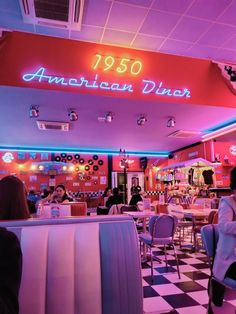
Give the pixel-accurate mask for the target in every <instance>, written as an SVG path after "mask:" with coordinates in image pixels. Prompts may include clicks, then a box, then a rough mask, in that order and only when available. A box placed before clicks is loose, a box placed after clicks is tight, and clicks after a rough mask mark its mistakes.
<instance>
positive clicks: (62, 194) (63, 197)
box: [41, 184, 73, 203]
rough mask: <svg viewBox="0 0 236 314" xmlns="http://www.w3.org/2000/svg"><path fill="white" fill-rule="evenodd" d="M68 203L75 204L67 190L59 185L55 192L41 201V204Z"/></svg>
mask: <svg viewBox="0 0 236 314" xmlns="http://www.w3.org/2000/svg"><path fill="white" fill-rule="evenodd" d="M46 202H48V203H68V202H73V198H71V197H69V196H68V194H67V193H66V188H65V186H64V185H63V184H58V185H57V186H56V188H55V191H54V192H53V193H52V194H49V195H48V196H47V197H45V198H44V199H42V200H41V203H46Z"/></svg>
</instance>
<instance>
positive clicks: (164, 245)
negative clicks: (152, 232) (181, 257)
mask: <svg viewBox="0 0 236 314" xmlns="http://www.w3.org/2000/svg"><path fill="white" fill-rule="evenodd" d="M164 252H165V263H166V270H167V269H168V265H167V255H166V245H165V244H164Z"/></svg>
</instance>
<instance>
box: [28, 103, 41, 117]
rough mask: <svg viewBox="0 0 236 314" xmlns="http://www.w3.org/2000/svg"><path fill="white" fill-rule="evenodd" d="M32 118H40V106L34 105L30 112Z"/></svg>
mask: <svg viewBox="0 0 236 314" xmlns="http://www.w3.org/2000/svg"><path fill="white" fill-rule="evenodd" d="M29 116H30V118H38V117H39V106H35V105H32V106H30V110H29Z"/></svg>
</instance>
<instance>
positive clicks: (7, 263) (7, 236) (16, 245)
mask: <svg viewBox="0 0 236 314" xmlns="http://www.w3.org/2000/svg"><path fill="white" fill-rule="evenodd" d="M0 256H1V258H0V313H1V314H18V313H19V302H18V294H19V288H20V282H21V274H22V252H21V247H20V242H19V240H18V238H17V237H16V235H15V234H14V233H13V232H11V231H8V230H7V229H5V228H1V227H0Z"/></svg>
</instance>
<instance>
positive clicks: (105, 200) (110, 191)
mask: <svg viewBox="0 0 236 314" xmlns="http://www.w3.org/2000/svg"><path fill="white" fill-rule="evenodd" d="M111 195H112V190H111V189H110V188H109V187H108V186H107V187H106V188H105V191H104V193H103V195H102V199H103V201H102V204H101V205H104V206H105V204H106V202H107V200H108V198H109V197H110V196H111Z"/></svg>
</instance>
